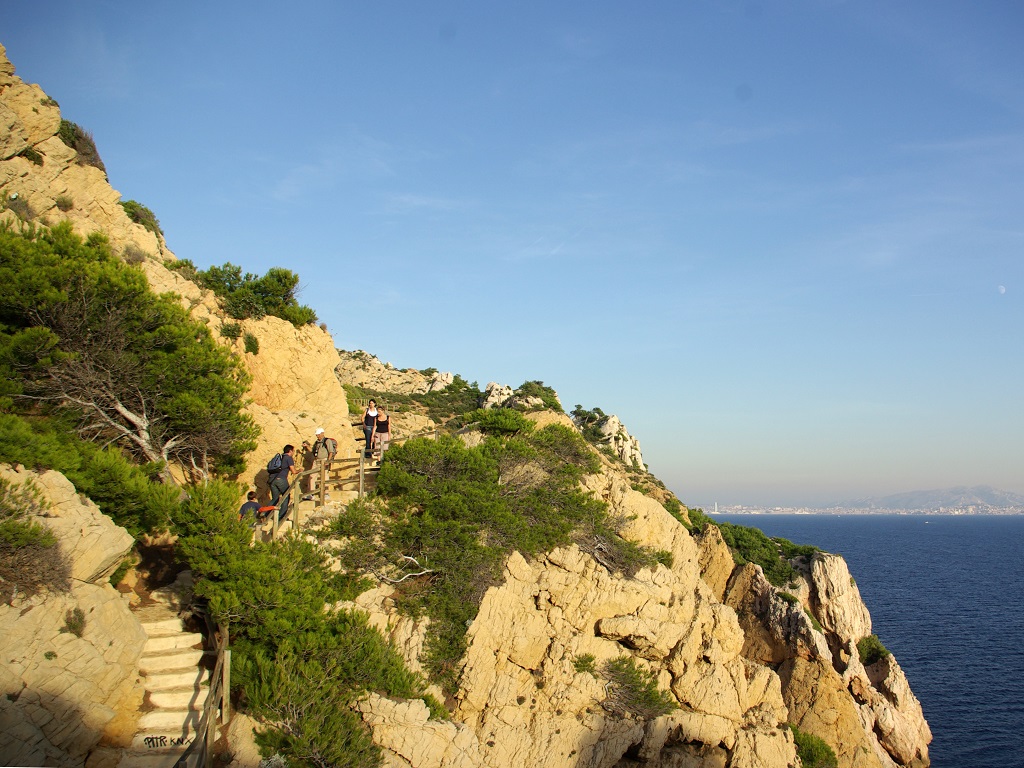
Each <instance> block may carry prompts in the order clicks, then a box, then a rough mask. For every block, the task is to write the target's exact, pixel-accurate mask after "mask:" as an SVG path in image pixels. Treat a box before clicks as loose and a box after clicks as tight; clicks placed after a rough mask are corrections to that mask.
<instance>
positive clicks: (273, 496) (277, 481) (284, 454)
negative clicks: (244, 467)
mask: <svg viewBox="0 0 1024 768" xmlns="http://www.w3.org/2000/svg"><path fill="white" fill-rule="evenodd" d="M294 453H295V446H294V445H291V444H290V443H289V444H288V445H286V446H285V447H284V448H282V449H281V453H277V454H274V458H272V459H271V460H270V463H269V464H267V472H268V473H269V474H270V503H271V505H272V506H275V507H276V506H277V502H278V501H279V500H280V499H281V494H283V493H284V492H285V491H287V490H288V482H289V481H290V480H291V476H292V475H294V474H297V473H298V471H299V470H298V469H296V468H295V457H294ZM290 499H291V494H290V493H289V494H288V495H287V496H285V497H284V501H283V502H282V503H281V511H280V512H279V513H278V515H277V519H278V520H283V519H284V518H285V516H286V515H287V514H288V501H289V500H290Z"/></svg>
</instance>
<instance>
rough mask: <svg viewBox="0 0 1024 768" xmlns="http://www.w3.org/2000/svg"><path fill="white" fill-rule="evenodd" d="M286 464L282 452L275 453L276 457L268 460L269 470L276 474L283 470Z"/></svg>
mask: <svg viewBox="0 0 1024 768" xmlns="http://www.w3.org/2000/svg"><path fill="white" fill-rule="evenodd" d="M283 466H284V456H282V455H281V454H280V453H275V454H274V458H272V459H271V460H270V461H268V462H267V472H269V473H270V474H272V475H273V474H275V473H277V472H280V471H281V467H283Z"/></svg>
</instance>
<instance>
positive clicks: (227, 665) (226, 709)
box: [220, 632, 231, 725]
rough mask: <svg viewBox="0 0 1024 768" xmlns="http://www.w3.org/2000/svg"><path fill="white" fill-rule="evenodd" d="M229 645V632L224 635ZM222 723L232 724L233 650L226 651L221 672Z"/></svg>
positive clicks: (225, 641)
mask: <svg viewBox="0 0 1024 768" xmlns="http://www.w3.org/2000/svg"><path fill="white" fill-rule="evenodd" d="M224 637H225V640H224V643H225V645H226V644H227V632H225V633H224ZM220 685H221V691H220V696H221V699H220V702H221V705H220V721H221V722H222V723H224V724H225V725H227V724H228V723H230V722H231V649H230V648H228V649H227V650H225V651H224V668H223V670H222V672H221V684H220Z"/></svg>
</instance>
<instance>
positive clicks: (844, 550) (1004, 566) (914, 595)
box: [712, 514, 1024, 768]
mask: <svg viewBox="0 0 1024 768" xmlns="http://www.w3.org/2000/svg"><path fill="white" fill-rule="evenodd" d="M712 517H713V518H714V519H715V520H718V521H723V522H730V523H735V524H737V525H747V526H751V527H753V528H760V529H761V530H762V531H764V532H765V533H766V534H767V535H769V536H781V537H783V538H786V539H789V540H790V541H793V542H794V543H797V544H814V545H815V546H817V547H819V548H821V549H823V550H825V551H826V552H834V553H836V554H840V555H842V556H843V557H844V558H845V559H846V562H847V564H848V565H849V566H850V572H851V574H852V575H853V577H854V579H855V580H856V582H857V587H858V588H859V589H860V593H861V597H862V598H863V599H864V602H865V603H866V604H867V606H868V610H869V611H870V612H871V620H872V628H873V630H874V632H875V634H876V635H878V637H879V639H881V641H882V643H883V644H884V645H885V646H886V647H887V648H888V649H889V650H890V651H892V652H893V654H895V656H896V659H897V660H898V661H899V663H900V666H901V667H902V668H903V671H904V672H905V673H906V675H907V679H908V680H909V681H910V687H911V688H912V689H913V691H914V693H915V695H916V696H917V698H918V699H919V700H920V701H921V706H922V708H923V709H924V716H925V719H926V720H927V721H928V724H929V726H930V727H931V730H932V736H933V739H932V743H931V745H930V746H929V754H930V757H931V764H932V765H933V766H935V768H1024V516H1018V515H965V516H952V515H874V514H873V515H833V514H828V515H826V514H811V515H808V514H803V515H781V514H780V515H775V514H764V515H749V514H748V515H713V516H712Z"/></svg>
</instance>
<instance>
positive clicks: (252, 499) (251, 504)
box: [238, 491, 260, 528]
mask: <svg viewBox="0 0 1024 768" xmlns="http://www.w3.org/2000/svg"><path fill="white" fill-rule="evenodd" d="M245 498H246V502H245V503H244V504H243V505H242V507H241V509H239V510H238V519H239V520H245V516H246V515H248V514H249V513H250V512H251V513H252V521H251V522H250V523H249V527H250V528H251V527H255V525H256V518H257V517H258V514H259V511H260V503H259V502H258V501H256V491H249V493H248V495H247V496H246V497H245Z"/></svg>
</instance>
